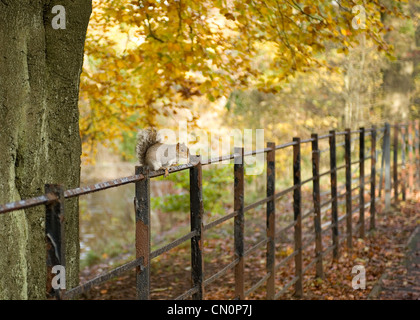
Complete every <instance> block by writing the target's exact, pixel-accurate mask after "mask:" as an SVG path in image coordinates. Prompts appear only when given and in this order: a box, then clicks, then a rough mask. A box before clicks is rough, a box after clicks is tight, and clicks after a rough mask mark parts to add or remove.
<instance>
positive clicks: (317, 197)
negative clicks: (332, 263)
mask: <svg viewBox="0 0 420 320" xmlns="http://www.w3.org/2000/svg"><path fill="white" fill-rule="evenodd" d="M311 138H312V139H313V141H312V177H313V188H312V190H313V192H312V196H313V201H314V211H315V212H314V228H315V259H317V262H316V277H318V278H321V279H323V278H324V268H323V261H322V251H323V249H322V227H321V188H320V184H319V160H320V159H319V158H320V153H319V145H318V134H316V133H313V134H312V135H311Z"/></svg>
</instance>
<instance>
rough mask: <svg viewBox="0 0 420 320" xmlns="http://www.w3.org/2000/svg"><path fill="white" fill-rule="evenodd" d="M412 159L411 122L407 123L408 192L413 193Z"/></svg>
mask: <svg viewBox="0 0 420 320" xmlns="http://www.w3.org/2000/svg"><path fill="white" fill-rule="evenodd" d="M413 187H414V159H413V122H412V121H410V122H409V123H408V194H409V196H411V195H412V194H413Z"/></svg>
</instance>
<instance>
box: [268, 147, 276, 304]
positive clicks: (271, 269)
mask: <svg viewBox="0 0 420 320" xmlns="http://www.w3.org/2000/svg"><path fill="white" fill-rule="evenodd" d="M267 148H270V149H271V150H269V151H268V152H267V197H272V198H271V200H270V201H268V202H267V220H266V221H267V239H268V242H267V262H266V269H267V273H270V277H269V278H268V279H267V299H268V300H272V299H274V295H275V248H276V246H275V236H276V231H275V225H276V207H275V199H274V195H275V190H276V149H275V148H276V144H275V143H274V142H268V143H267Z"/></svg>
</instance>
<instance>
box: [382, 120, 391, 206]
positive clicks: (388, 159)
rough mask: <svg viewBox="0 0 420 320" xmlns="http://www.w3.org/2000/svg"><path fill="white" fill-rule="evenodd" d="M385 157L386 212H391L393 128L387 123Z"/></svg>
mask: <svg viewBox="0 0 420 320" xmlns="http://www.w3.org/2000/svg"><path fill="white" fill-rule="evenodd" d="M382 152H383V155H384V157H385V212H389V211H390V210H391V126H390V124H389V123H388V122H387V123H385V133H384V149H383V150H382Z"/></svg>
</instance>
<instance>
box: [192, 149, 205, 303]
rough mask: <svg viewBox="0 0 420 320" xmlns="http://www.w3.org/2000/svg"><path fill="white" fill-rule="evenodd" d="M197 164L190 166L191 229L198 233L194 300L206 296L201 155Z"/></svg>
mask: <svg viewBox="0 0 420 320" xmlns="http://www.w3.org/2000/svg"><path fill="white" fill-rule="evenodd" d="M197 160H198V161H197V164H196V165H195V166H193V167H191V168H190V223H191V231H195V232H196V235H195V236H194V237H192V238H191V282H192V286H193V287H197V288H198V292H196V293H194V294H193V296H192V298H193V299H194V300H202V299H203V296H204V280H203V274H204V263H203V239H202V236H203V213H204V207H203V186H202V165H201V157H200V156H197Z"/></svg>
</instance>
